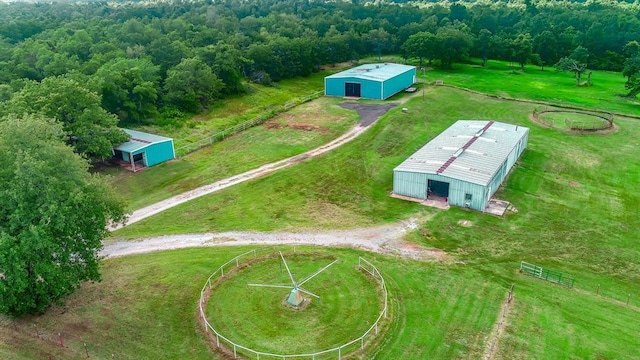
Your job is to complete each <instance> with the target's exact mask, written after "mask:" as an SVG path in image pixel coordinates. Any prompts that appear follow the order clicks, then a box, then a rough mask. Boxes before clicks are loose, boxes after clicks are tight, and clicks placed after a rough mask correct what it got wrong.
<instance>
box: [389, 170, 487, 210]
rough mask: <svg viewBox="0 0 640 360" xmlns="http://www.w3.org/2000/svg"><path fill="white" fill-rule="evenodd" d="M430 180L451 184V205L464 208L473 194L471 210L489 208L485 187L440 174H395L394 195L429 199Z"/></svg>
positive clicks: (399, 172) (401, 172) (402, 172)
mask: <svg viewBox="0 0 640 360" xmlns="http://www.w3.org/2000/svg"><path fill="white" fill-rule="evenodd" d="M429 180H435V181H440V182H446V183H449V199H448V200H449V204H451V205H455V206H460V207H464V206H465V203H466V200H465V197H466V194H471V203H470V206H469V207H470V208H472V209H476V210H480V211H482V210H484V208H485V207H486V206H487V195H486V191H485V187H484V186H481V185H478V184H472V183H469V182H466V181H461V180H458V179H453V178H450V177H446V176H442V175H438V174H422V173H414V172H407V171H394V172H393V193H394V194H398V195H403V196H409V197H412V198H416V199H423V200H424V199H426V198H427V186H428V184H429Z"/></svg>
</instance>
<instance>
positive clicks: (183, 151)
mask: <svg viewBox="0 0 640 360" xmlns="http://www.w3.org/2000/svg"><path fill="white" fill-rule="evenodd" d="M322 94H324V91H322V90H320V91H316V92H314V93H312V94H309V95H306V96H303V97H301V98H298V99H295V100H292V101H289V102H287V103H285V104H284V105H282V106H275V107H271V108H268V109H267V110H266V113H264V114H262V115H259V116H257V117H255V118H253V119H251V120H248V121H245V122H243V123H241V124H238V125H235V126H232V127H230V128H226V129H224V130H222V131H219V132H217V133H215V134H213V135H210V136H207V137H205V138H203V139H200V140H198V141H196V142H192V143H190V144H187V145H183V146H181V147H179V148H177V149H176V155H177V156H184V155H187V154H189V153H191V152H194V151H196V150H199V149H202V148H203V147H205V146H210V145H213V144H215V143H217V142H219V141H222V140H224V139H225V138H227V137H229V136H232V135H235V134H237V133H239V132H242V131H244V130H247V129H249V128H251V127H254V126H256V125H260V124H262V123H263V122H265V121H267V120H269V119H270V118H272V117H274V116H275V115H277V114H279V113H281V112H285V111H288V110H290V109H291V108H293V107H296V106H298V105H300V104H304V103H306V102H308V101H311V100H313V99H317V98H319V97H320V96H322Z"/></svg>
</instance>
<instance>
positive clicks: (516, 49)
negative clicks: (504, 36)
mask: <svg viewBox="0 0 640 360" xmlns="http://www.w3.org/2000/svg"><path fill="white" fill-rule="evenodd" d="M532 52H533V41H532V40H531V35H529V34H518V36H516V37H515V39H513V41H512V42H511V56H512V57H513V60H514V61H515V62H517V63H518V65H520V70H524V66H525V65H526V64H527V62H528V61H529V58H531V54H532Z"/></svg>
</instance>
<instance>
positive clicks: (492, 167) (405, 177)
mask: <svg viewBox="0 0 640 360" xmlns="http://www.w3.org/2000/svg"><path fill="white" fill-rule="evenodd" d="M528 139H529V129H528V128H526V127H523V126H518V125H512V124H506V123H500V122H497V121H487V120H459V121H457V122H455V123H454V124H453V125H451V126H450V127H449V128H448V129H446V130H445V131H443V132H442V133H440V135H438V136H436V137H435V138H434V139H433V140H431V141H430V142H429V143H428V144H426V145H425V146H423V147H422V148H421V149H420V150H418V151H417V152H416V153H414V154H413V155H411V156H410V157H409V158H408V159H406V160H405V161H404V162H402V163H401V164H400V165H398V166H397V167H396V168H395V169H393V193H394V194H397V195H402V196H407V197H411V198H414V199H421V200H425V199H429V198H435V199H444V200H445V201H447V202H448V203H449V204H450V205H455V206H460V207H467V208H471V209H475V210H479V211H484V210H485V209H486V208H487V205H488V203H489V200H490V199H491V197H492V196H493V194H494V193H495V192H496V191H497V190H498V188H499V187H500V184H502V182H503V181H504V179H505V178H506V177H507V175H508V174H509V171H510V170H511V168H512V167H513V166H514V165H515V163H516V161H517V160H518V158H519V157H520V155H521V154H522V152H523V151H524V150H525V149H526V147H527V141H528Z"/></svg>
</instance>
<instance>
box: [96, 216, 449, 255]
mask: <svg viewBox="0 0 640 360" xmlns="http://www.w3.org/2000/svg"><path fill="white" fill-rule="evenodd" d="M416 228H418V223H417V220H416V219H411V220H409V221H403V222H400V223H396V224H390V225H383V226H377V227H371V228H361V229H350V230H333V231H326V230H325V231H322V232H248V231H230V232H221V233H205V234H181V235H165V236H158V237H151V238H143V239H136V240H131V241H118V242H115V243H112V244H107V245H105V246H104V248H103V249H102V251H101V252H100V256H102V257H105V258H111V257H119V256H125V255H132V254H141V253H148V252H154V251H162V250H171V249H181V248H187V247H199V246H241V245H319V246H329V247H353V248H358V249H361V250H366V251H372V252H377V253H382V254H389V255H397V256H402V257H406V258H413V259H434V260H443V257H444V256H445V253H444V252H442V251H440V250H436V249H425V248H422V247H420V246H418V245H415V244H412V243H407V242H405V241H403V240H402V239H403V237H404V235H406V234H407V232H409V231H411V230H414V229H416Z"/></svg>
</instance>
